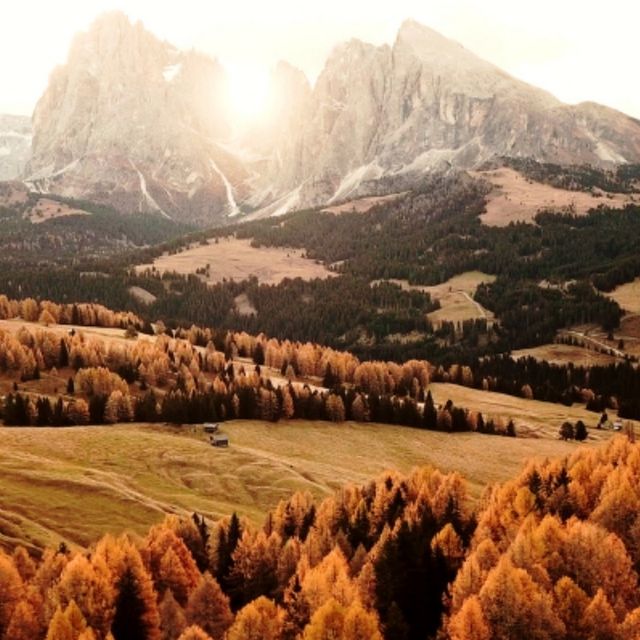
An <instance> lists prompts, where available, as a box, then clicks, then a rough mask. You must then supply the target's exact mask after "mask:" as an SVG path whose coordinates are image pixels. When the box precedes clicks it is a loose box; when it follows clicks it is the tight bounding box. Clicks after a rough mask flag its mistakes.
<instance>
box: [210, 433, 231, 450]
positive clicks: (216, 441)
mask: <svg viewBox="0 0 640 640" xmlns="http://www.w3.org/2000/svg"><path fill="white" fill-rule="evenodd" d="M211 445H212V446H214V447H228V446H229V436H225V435H223V434H222V433H216V434H215V435H213V436H211Z"/></svg>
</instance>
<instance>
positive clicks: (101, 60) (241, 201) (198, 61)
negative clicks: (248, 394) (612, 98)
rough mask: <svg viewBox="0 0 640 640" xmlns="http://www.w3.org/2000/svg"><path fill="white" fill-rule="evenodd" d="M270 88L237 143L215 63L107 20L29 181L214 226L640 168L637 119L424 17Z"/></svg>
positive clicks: (50, 101) (50, 93)
mask: <svg viewBox="0 0 640 640" xmlns="http://www.w3.org/2000/svg"><path fill="white" fill-rule="evenodd" d="M272 85H273V87H275V92H274V96H275V97H274V103H273V104H272V110H271V116H270V118H269V119H268V120H267V121H266V122H265V123H263V124H262V125H260V126H258V127H254V128H252V129H250V130H247V131H245V132H244V134H243V135H241V136H240V137H239V142H238V141H237V140H236V139H234V138H233V137H232V135H231V125H230V117H229V112H228V107H227V105H226V103H225V89H226V76H225V72H224V69H223V68H222V67H221V66H220V65H219V63H218V62H217V61H215V60H213V59H211V58H209V57H207V56H204V54H199V53H197V52H186V53H185V52H180V51H178V50H177V49H176V48H175V47H173V46H172V45H170V44H169V43H166V42H161V41H160V40H159V39H157V38H156V37H155V36H153V35H152V34H151V33H149V32H148V31H146V30H145V29H144V27H143V26H142V24H141V23H136V24H135V25H134V24H131V23H130V22H129V20H128V18H127V17H126V16H125V15H124V14H122V13H117V12H116V13H110V14H106V15H104V16H102V17H101V18H99V19H98V20H97V21H96V22H94V24H93V25H92V27H91V28H90V29H89V31H87V32H84V33H82V34H79V35H78V36H77V37H76V39H75V40H74V42H73V44H72V46H71V49H70V53H69V58H68V61H67V63H66V65H63V66H62V67H60V68H58V69H56V70H55V71H54V72H53V73H52V78H51V81H50V84H49V87H48V88H47V90H46V91H45V93H44V94H43V96H42V98H41V99H40V101H39V103H38V105H37V107H36V110H35V112H34V142H33V154H32V158H31V161H30V163H29V165H28V168H27V173H28V175H25V178H26V179H27V181H28V182H29V184H30V186H31V187H32V188H34V189H36V190H40V191H47V190H54V191H56V192H60V193H61V194H62V195H65V196H68V197H83V198H89V199H95V200H97V201H98V202H103V203H106V204H110V205H112V206H115V207H116V208H118V209H120V210H125V211H130V212H135V211H159V212H161V213H163V214H164V215H166V216H167V217H171V218H176V219H182V220H185V221H189V222H195V223H196V224H200V225H202V226H211V225H213V224H218V223H220V222H224V221H225V220H227V219H228V218H229V217H230V216H231V217H232V216H235V215H238V213H240V212H241V210H242V211H243V212H244V213H250V215H249V217H251V218H254V217H262V216H268V215H280V214H282V213H285V212H286V211H289V210H291V209H293V208H301V207H307V206H319V205H323V204H326V203H328V202H335V201H338V200H341V199H344V198H348V197H352V196H359V195H365V194H369V193H371V191H372V189H374V190H375V188H376V187H375V185H376V184H382V183H380V181H381V180H383V179H384V180H386V181H387V182H394V181H397V180H406V179H407V176H409V177H411V178H412V179H415V180H420V176H421V175H423V174H424V173H425V172H430V171H440V170H449V169H451V168H452V167H453V168H456V169H463V170H464V169H473V168H477V167H478V166H479V165H481V164H482V163H483V162H486V161H487V160H490V159H493V158H495V157H502V156H513V157H531V158H533V159H534V160H537V161H540V162H553V163H559V164H593V165H595V166H600V167H610V166H613V165H615V164H619V163H626V162H640V122H638V121H637V120H635V119H633V118H631V117H630V116H626V115H625V114H622V113H620V112H617V111H615V110H612V109H610V108H608V107H604V106H602V105H597V104H595V103H589V102H587V103H582V104H579V105H566V104H563V103H562V102H560V101H559V100H558V99H557V98H555V97H554V96H552V95H551V94H550V93H548V92H546V91H543V90H541V89H538V88H536V87H534V86H532V85H529V84H527V83H525V82H523V81H521V80H518V79H517V78H514V77H512V76H510V75H509V74H508V73H506V72H505V71H503V70H501V69H499V68H498V67H496V66H495V65H493V64H491V63H489V62H487V61H485V60H483V59H481V58H480V57H478V56H476V55H475V54H474V53H473V52H471V51H469V50H467V49H466V48H465V47H464V46H462V45H461V44H459V43H457V42H455V41H453V40H450V39H449V38H446V37H445V36H443V35H441V34H439V33H438V32H436V31H434V30H433V29H430V28H429V27H426V26H424V25H421V24H419V23H418V22H416V21H415V20H407V21H405V22H404V23H403V24H402V26H401V27H400V29H399V31H398V34H397V36H396V39H395V41H394V43H393V44H391V45H390V44H384V45H381V46H376V45H373V44H370V43H366V42H363V41H361V40H357V39H352V40H349V41H347V42H343V43H340V44H338V45H336V47H334V49H333V50H332V52H331V53H330V55H329V56H328V58H327V61H326V64H325V66H324V69H323V70H322V72H321V73H320V75H319V76H318V79H317V80H316V82H315V84H314V85H313V86H312V85H311V84H310V83H309V81H308V79H307V78H306V76H305V75H304V73H303V72H301V71H300V70H299V69H296V68H295V67H294V66H292V65H290V64H288V63H286V62H283V63H281V64H279V65H278V66H277V67H276V69H275V70H274V72H273V74H272ZM251 212H253V213H251Z"/></svg>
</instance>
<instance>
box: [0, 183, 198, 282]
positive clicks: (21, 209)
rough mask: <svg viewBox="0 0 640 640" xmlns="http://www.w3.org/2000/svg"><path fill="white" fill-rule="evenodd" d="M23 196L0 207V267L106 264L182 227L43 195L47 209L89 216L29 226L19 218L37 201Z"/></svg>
mask: <svg viewBox="0 0 640 640" xmlns="http://www.w3.org/2000/svg"><path fill="white" fill-rule="evenodd" d="M42 197H43V196H41V195H40V194H33V193H30V194H28V197H27V199H26V201H25V202H23V203H17V204H15V205H12V206H11V207H0V219H1V220H2V237H1V238H0V265H3V266H6V267H9V266H10V267H11V268H13V269H19V270H21V269H26V270H31V269H33V268H34V267H37V266H44V265H48V266H49V267H51V266H54V265H55V266H57V267H59V266H60V265H62V264H66V265H73V264H77V261H78V260H79V259H93V258H95V257H103V258H109V257H111V256H114V255H117V254H122V253H125V252H126V251H127V250H131V249H132V248H133V247H147V246H149V245H153V244H158V243H161V242H164V241H166V240H168V239H170V238H175V237H176V236H181V235H183V234H184V233H186V232H187V231H188V229H189V227H188V226H187V225H183V224H180V223H176V222H173V221H172V220H167V219H166V218H164V217H163V216H161V215H160V214H141V213H135V214H132V215H126V214H121V213H118V212H116V211H114V210H113V209H111V208H109V207H105V206H101V205H99V204H96V203H92V202H87V201H80V200H72V199H68V198H62V197H59V196H50V195H47V196H46V199H47V200H50V201H53V203H54V204H52V205H49V206H53V207H55V206H56V204H55V203H59V204H60V208H62V207H64V208H66V207H67V205H68V206H69V207H71V209H74V210H80V211H84V212H87V213H89V214H90V215H83V214H82V215H69V216H61V217H58V218H51V219H48V220H42V221H41V222H38V223H37V224H34V223H32V222H31V221H30V220H29V219H25V218H24V217H23V216H24V214H25V212H26V211H27V210H28V209H31V208H32V207H34V205H36V203H37V201H38V200H39V199H40V198H42Z"/></svg>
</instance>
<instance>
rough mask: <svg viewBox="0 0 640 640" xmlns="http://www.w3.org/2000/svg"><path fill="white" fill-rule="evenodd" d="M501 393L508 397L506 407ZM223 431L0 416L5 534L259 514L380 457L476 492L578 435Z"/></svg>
mask: <svg viewBox="0 0 640 640" xmlns="http://www.w3.org/2000/svg"><path fill="white" fill-rule="evenodd" d="M433 386H434V392H435V397H436V399H437V400H438V401H442V402H444V401H445V400H446V399H447V398H449V397H451V398H452V399H453V400H454V401H455V402H457V403H460V404H463V405H468V406H478V405H479V402H478V396H477V394H480V395H481V396H483V398H482V399H483V401H484V402H483V404H482V406H478V408H481V409H482V410H483V411H485V412H487V413H489V407H490V406H493V407H494V409H495V412H494V413H495V414H498V413H501V412H509V413H511V412H513V415H517V416H520V417H522V418H523V419H524V418H525V416H526V418H527V421H528V422H529V423H530V424H531V426H532V427H535V425H536V424H540V422H541V421H544V420H547V421H549V423H548V424H546V432H545V431H544V429H539V430H538V433H537V435H538V436H544V435H548V434H550V433H551V432H552V431H553V433H554V434H555V429H554V428H553V427H551V424H553V425H554V426H555V424H556V423H557V421H558V420H559V419H560V418H561V417H564V416H565V415H566V414H567V411H565V410H564V409H563V408H562V407H557V406H555V405H549V406H547V405H542V409H541V411H540V416H541V417H536V418H534V413H535V409H536V408H538V405H541V404H542V403H531V402H528V401H519V400H518V399H508V397H506V396H504V397H503V396H500V395H499V394H482V392H475V393H474V392H473V391H472V390H467V389H463V388H461V387H455V386H453V385H433ZM493 396H496V397H495V398H493ZM505 399H506V400H505ZM505 401H507V402H508V401H511V406H509V407H506V408H505V407H503V406H502V404H501V403H502V402H505ZM474 402H475V403H476V404H473V403H474ZM494 402H495V404H493V403H494ZM568 412H569V415H570V416H574V417H575V416H577V415H582V414H581V413H580V411H579V410H577V409H570V410H568ZM590 415H593V414H590ZM224 431H225V432H226V433H228V434H229V436H230V441H231V446H230V447H229V449H228V450H221V449H215V448H213V447H211V446H210V445H209V444H208V443H207V441H206V438H205V437H204V436H203V435H202V434H201V433H200V432H198V431H197V430H195V429H194V428H193V427H182V428H177V427H168V426H160V425H117V426H104V427H81V428H80V427H75V428H58V429H55V428H46V429H45V428H16V427H13V428H11V427H4V428H0V481H1V482H2V506H1V508H0V544H2V543H4V544H6V545H13V544H15V543H16V542H21V543H23V544H27V545H29V546H31V547H41V546H43V545H45V544H56V545H57V544H58V543H59V542H60V541H62V540H64V541H65V542H67V543H71V544H79V545H83V546H84V545H87V544H89V543H90V542H91V541H93V540H95V539H96V538H98V537H99V536H100V535H102V534H104V533H106V532H114V533H117V532H121V531H124V530H129V531H133V532H136V533H144V532H145V531H146V530H147V529H148V527H149V526H150V525H152V524H153V523H155V522H157V521H159V520H160V519H162V517H163V514H165V513H180V514H190V513H192V512H193V511H198V512H200V513H204V514H205V515H207V516H208V517H211V518H217V517H220V516H222V515H225V514H229V513H231V512H233V511H237V512H238V513H239V514H241V515H243V516H246V517H248V518H250V519H252V520H253V521H254V522H261V520H262V518H263V516H264V514H265V513H266V511H267V510H269V509H270V508H272V507H274V506H275V505H276V504H277V502H278V501H279V500H280V499H283V498H286V497H288V496H290V495H291V493H292V492H294V491H296V490H309V491H311V492H312V494H313V495H314V496H316V497H318V498H320V497H322V496H325V495H328V494H330V493H331V492H333V491H334V490H335V489H337V488H338V487H340V486H341V485H343V484H344V483H348V482H356V483H361V482H365V481H367V480H368V479H369V478H371V477H372V476H375V475H376V474H378V473H379V472H381V471H383V470H385V469H398V470H401V471H409V470H410V469H411V468H413V467H415V466H419V465H433V466H436V467H438V468H440V469H442V470H443V471H450V470H456V471H459V472H461V473H462V474H463V475H464V476H465V477H466V478H467V479H468V481H469V483H470V488H471V492H472V494H473V496H474V497H475V498H478V497H479V496H480V494H481V493H482V491H483V488H484V487H485V486H486V485H487V484H489V483H493V482H497V481H502V480H505V479H507V478H508V477H510V476H511V475H512V474H514V473H515V472H517V471H518V469H519V468H520V467H521V465H522V464H523V463H524V461H525V460H526V459H528V458H529V457H531V456H543V457H547V456H554V455H563V454H567V453H569V452H571V451H572V450H573V449H574V448H575V447H576V446H584V445H577V444H574V443H566V442H560V441H558V440H557V439H555V437H540V438H517V439H513V438H502V437H495V436H483V435H479V434H472V433H465V434H444V433H434V432H427V431H421V430H418V429H409V428H404V427H394V426H389V425H378V424H356V423H343V424H329V423H325V422H304V421H291V422H282V423H278V424H271V423H265V422H261V421H234V422H229V423H226V424H225V425H224ZM599 435H600V438H599V439H600V440H602V439H605V438H607V437H610V434H608V433H607V434H601V433H600V432H599ZM594 442H597V441H594Z"/></svg>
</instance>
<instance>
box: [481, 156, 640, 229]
mask: <svg viewBox="0 0 640 640" xmlns="http://www.w3.org/2000/svg"><path fill="white" fill-rule="evenodd" d="M472 175H473V176H474V177H477V178H484V179H485V180H488V181H489V182H490V183H491V184H492V185H493V187H494V189H493V191H492V192H491V193H490V194H489V196H488V198H487V209H486V212H485V213H483V214H482V215H481V216H480V219H481V220H482V222H483V223H484V224H486V225H489V226H491V227H506V226H507V225H508V224H509V223H510V222H533V219H534V218H535V216H536V214H537V213H538V212H539V211H540V210H542V209H553V210H555V211H559V210H562V209H566V208H573V209H574V210H575V212H576V213H577V214H578V215H584V214H586V213H587V212H588V211H589V210H590V209H594V208H595V207H597V206H598V205H599V204H605V205H606V206H608V207H618V208H622V207H624V206H625V205H627V204H629V203H630V202H632V201H633V200H632V196H630V195H628V194H618V193H616V194H609V195H606V196H604V195H603V194H598V195H594V194H592V193H586V192H583V191H566V190H564V189H557V188H556V187H552V186H550V185H547V184H542V183H540V182H533V181H531V180H529V179H527V178H526V177H525V176H523V175H522V174H520V173H518V172H517V171H514V170H513V169H508V168H501V169H495V170H492V171H476V172H472Z"/></svg>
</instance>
